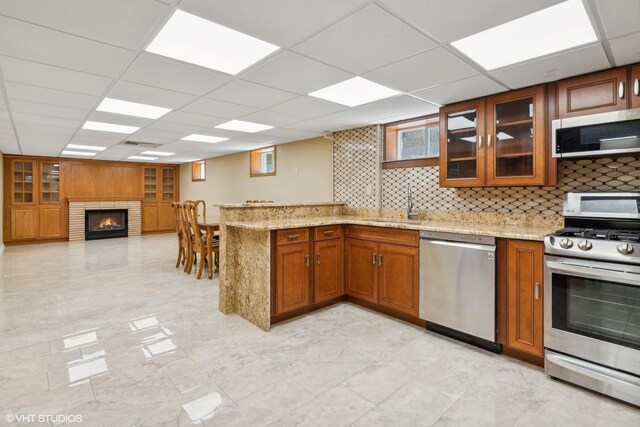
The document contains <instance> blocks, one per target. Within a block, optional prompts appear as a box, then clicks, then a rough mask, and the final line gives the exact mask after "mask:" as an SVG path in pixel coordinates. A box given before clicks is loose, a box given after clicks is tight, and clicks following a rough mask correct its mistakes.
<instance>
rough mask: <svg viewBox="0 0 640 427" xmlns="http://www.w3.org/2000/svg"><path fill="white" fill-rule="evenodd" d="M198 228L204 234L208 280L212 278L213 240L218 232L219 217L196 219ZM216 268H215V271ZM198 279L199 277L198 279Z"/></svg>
mask: <svg viewBox="0 0 640 427" xmlns="http://www.w3.org/2000/svg"><path fill="white" fill-rule="evenodd" d="M198 228H199V229H200V231H201V232H204V233H205V241H206V243H207V260H208V262H207V276H208V277H209V279H211V278H213V273H214V271H213V265H214V259H213V239H214V236H215V233H216V231H219V230H220V217H218V216H207V217H206V218H200V219H198ZM217 269H218V266H216V270H217ZM198 278H199V277H198Z"/></svg>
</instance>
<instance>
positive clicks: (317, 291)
mask: <svg viewBox="0 0 640 427" xmlns="http://www.w3.org/2000/svg"><path fill="white" fill-rule="evenodd" d="M337 228H339V227H337ZM324 231H331V230H324ZM329 234H330V235H335V237H334V238H333V239H330V240H325V236H326V235H322V236H320V238H321V240H316V241H315V242H314V243H313V251H314V253H315V264H314V265H313V302H314V303H316V304H317V303H320V302H324V301H329V300H332V299H335V298H339V297H340V296H342V295H344V271H343V266H344V256H343V251H342V239H340V236H339V235H338V233H337V232H336V231H332V233H329Z"/></svg>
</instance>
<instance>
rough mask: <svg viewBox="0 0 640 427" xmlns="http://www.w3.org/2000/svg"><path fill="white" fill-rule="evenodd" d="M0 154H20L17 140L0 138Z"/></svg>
mask: <svg viewBox="0 0 640 427" xmlns="http://www.w3.org/2000/svg"><path fill="white" fill-rule="evenodd" d="M0 153H4V154H22V153H21V151H20V146H19V145H18V140H16V139H15V137H12V138H0Z"/></svg>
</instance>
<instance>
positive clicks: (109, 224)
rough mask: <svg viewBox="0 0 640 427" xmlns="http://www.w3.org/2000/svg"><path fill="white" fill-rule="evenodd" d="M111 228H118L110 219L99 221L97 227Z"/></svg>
mask: <svg viewBox="0 0 640 427" xmlns="http://www.w3.org/2000/svg"><path fill="white" fill-rule="evenodd" d="M113 227H119V225H118V223H117V222H116V221H115V220H114V219H113V218H111V217H109V218H105V219H103V220H102V221H100V225H98V228H113Z"/></svg>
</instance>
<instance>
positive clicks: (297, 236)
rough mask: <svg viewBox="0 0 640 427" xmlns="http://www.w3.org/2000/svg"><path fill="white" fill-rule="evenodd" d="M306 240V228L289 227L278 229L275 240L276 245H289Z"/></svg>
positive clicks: (307, 238) (307, 231)
mask: <svg viewBox="0 0 640 427" xmlns="http://www.w3.org/2000/svg"><path fill="white" fill-rule="evenodd" d="M308 241H309V229H308V228H290V229H288V230H280V231H278V232H277V233H276V242H277V244H278V246H282V245H290V244H292V243H304V242H308Z"/></svg>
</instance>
